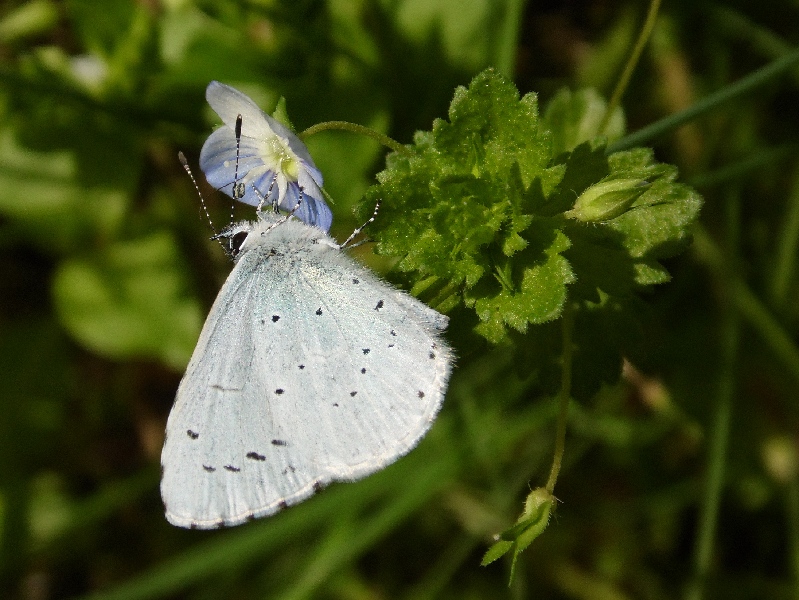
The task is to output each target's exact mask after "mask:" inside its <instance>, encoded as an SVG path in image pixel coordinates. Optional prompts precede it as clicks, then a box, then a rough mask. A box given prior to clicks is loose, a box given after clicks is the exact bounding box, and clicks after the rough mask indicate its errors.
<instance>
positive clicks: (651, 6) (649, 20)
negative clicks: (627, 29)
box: [598, 0, 660, 135]
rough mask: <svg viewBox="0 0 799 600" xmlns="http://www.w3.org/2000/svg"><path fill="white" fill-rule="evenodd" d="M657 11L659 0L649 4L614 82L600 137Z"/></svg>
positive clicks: (647, 38)
mask: <svg viewBox="0 0 799 600" xmlns="http://www.w3.org/2000/svg"><path fill="white" fill-rule="evenodd" d="M659 10H660V0H652V1H651V2H650V3H649V11H648V12H647V14H646V21H644V26H643V27H642V28H641V33H640V34H639V35H638V39H637V40H636V41H635V46H633V51H632V52H631V53H630V56H629V58H628V59H627V64H626V65H624V71H622V74H621V77H619V81H618V82H616V89H614V90H613V95H612V96H611V97H610V102H608V107H607V109H605V116H604V117H602V123H600V125H599V131H598V133H599V134H600V135H601V134H602V133H604V132H605V128H606V127H607V126H608V123H610V119H611V117H612V116H613V111H615V110H616V107H617V106H618V105H619V103H620V102H621V97H622V96H623V95H624V91H625V90H626V89H627V85H628V84H629V83H630V77H632V75H633V71H635V67H636V66H637V65H638V61H639V60H640V59H641V53H642V52H643V51H644V47H645V46H646V43H647V42H648V41H649V36H650V35H652V30H653V29H654V28H655V21H657V16H658V11H659Z"/></svg>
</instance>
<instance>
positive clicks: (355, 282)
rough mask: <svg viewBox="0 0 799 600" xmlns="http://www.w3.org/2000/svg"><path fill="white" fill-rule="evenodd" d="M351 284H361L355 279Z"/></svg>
mask: <svg viewBox="0 0 799 600" xmlns="http://www.w3.org/2000/svg"><path fill="white" fill-rule="evenodd" d="M352 283H354V284H356V285H357V284H359V283H361V282H360V281H358V280H357V279H353V280H352Z"/></svg>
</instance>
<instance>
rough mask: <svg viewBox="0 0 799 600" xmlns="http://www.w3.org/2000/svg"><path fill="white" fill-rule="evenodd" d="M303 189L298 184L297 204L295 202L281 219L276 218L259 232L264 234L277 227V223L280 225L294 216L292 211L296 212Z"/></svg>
mask: <svg viewBox="0 0 799 600" xmlns="http://www.w3.org/2000/svg"><path fill="white" fill-rule="evenodd" d="M303 191H304V190H303V189H302V186H300V196H299V198H297V204H295V205H294V208H292V209H291V212H290V213H289V214H287V215H286V216H284V217H283V218H282V219H278V220H277V221H275V222H274V223H272V224H271V225H270V226H269V227H267V228H266V229H264V230H263V231H262V232H261V235H266V234H267V233H269V232H270V231H272V230H273V229H274V228H275V227H277V226H278V225H282V224H283V223H285V222H286V221H288V220H289V219H290V218H291V217H293V216H294V213H295V212H297V209H298V208H300V204H302V194H303Z"/></svg>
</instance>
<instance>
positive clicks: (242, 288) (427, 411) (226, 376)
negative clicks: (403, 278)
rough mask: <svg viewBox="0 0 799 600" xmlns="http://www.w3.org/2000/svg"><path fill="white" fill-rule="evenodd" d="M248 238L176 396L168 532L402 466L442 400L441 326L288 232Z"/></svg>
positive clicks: (314, 236) (267, 510) (300, 229)
mask: <svg viewBox="0 0 799 600" xmlns="http://www.w3.org/2000/svg"><path fill="white" fill-rule="evenodd" d="M271 221H272V220H271V219H267V220H265V221H262V222H260V223H259V224H257V225H256V227H255V229H254V231H252V232H251V233H250V235H249V237H248V239H247V241H246V242H245V245H244V246H243V247H242V254H241V255H240V259H239V260H238V263H237V264H236V266H235V268H234V270H233V272H232V273H231V275H230V277H229V278H228V280H227V281H226V283H225V285H224V287H223V288H222V290H221V291H220V293H219V296H218V298H217V300H216V302H215V303H214V307H213V308H212V310H211V313H210V314H209V316H208V319H207V321H206V324H205V326H204V328H203V332H202V334H201V336H200V341H199V342H198V344H197V348H196V349H195V351H194V355H193V356H192V359H191V362H190V364H189V367H188V369H187V371H186V375H185V376H184V378H183V380H182V382H181V384H180V387H179V389H178V393H177V398H176V400H175V405H174V407H173V409H172V412H171V414H170V417H169V422H168V424H167V439H166V441H165V444H164V450H163V454H162V466H163V478H162V485H161V489H162V497H163V499H164V504H165V507H166V513H167V518H168V519H169V521H170V522H171V523H173V524H175V525H179V526H183V527H197V528H213V527H219V526H223V525H236V524H238V523H241V522H244V521H246V520H248V519H251V518H256V517H260V516H266V515H269V514H273V513H275V512H277V511H278V510H280V509H281V508H284V507H286V506H289V505H291V504H295V503H297V502H299V501H301V500H303V499H305V498H307V497H308V496H310V495H311V494H312V493H313V492H314V490H315V489H317V488H319V487H320V486H323V485H325V484H326V483H328V482H330V481H334V480H352V479H357V478H360V477H363V476H365V475H368V474H369V473H372V472H374V471H376V470H378V469H380V468H382V467H384V466H386V465H387V464H389V463H391V462H393V461H394V460H396V459H397V458H398V457H399V456H402V455H403V454H405V453H406V452H408V451H409V450H410V449H411V448H413V446H415V445H416V443H417V442H418V441H419V439H420V438H421V437H422V436H423V435H424V434H425V432H426V431H427V430H428V429H429V427H430V426H431V424H432V421H433V419H434V418H435V415H436V413H437V411H438V409H439V407H440V405H441V402H442V401H443V398H444V392H445V389H446V385H447V380H448V377H449V372H450V363H451V359H450V352H449V349H448V348H447V346H446V344H445V343H444V342H443V341H442V339H441V337H440V334H441V332H442V331H443V330H444V329H445V328H446V325H447V319H446V317H444V316H443V315H440V314H438V313H437V312H435V311H433V310H432V309H430V308H428V307H426V306H424V305H423V304H422V303H421V302H419V301H418V300H416V299H415V298H412V297H410V296H408V295H406V294H404V293H403V292H401V291H399V290H396V289H394V288H392V287H391V286H390V285H388V284H386V283H384V282H382V281H380V280H379V279H378V278H376V277H375V276H374V275H372V274H371V273H370V272H369V271H368V270H366V269H365V268H363V267H361V266H359V265H358V264H357V263H355V262H354V261H352V260H351V259H349V258H348V257H346V256H344V255H343V253H341V252H340V250H338V248H336V247H333V246H331V244H333V242H332V240H331V239H330V238H328V237H327V236H325V235H324V234H323V233H322V232H321V231H319V230H318V229H314V228H311V227H308V226H305V225H303V224H301V223H299V222H296V221H289V222H287V223H284V224H281V225H278V226H277V227H275V228H274V229H272V230H271V231H266V232H265V235H263V236H261V235H260V233H261V232H264V231H265V229H266V228H267V227H268V225H269V223H270V222H271Z"/></svg>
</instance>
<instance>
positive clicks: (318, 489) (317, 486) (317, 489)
mask: <svg viewBox="0 0 799 600" xmlns="http://www.w3.org/2000/svg"><path fill="white" fill-rule="evenodd" d="M324 487H325V486H323V485H322V482H321V481H314V482H313V491H314V493H319V492H321V491H322V489H323V488H324Z"/></svg>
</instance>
